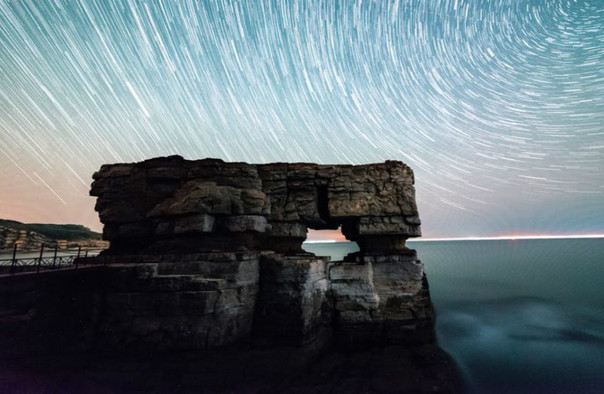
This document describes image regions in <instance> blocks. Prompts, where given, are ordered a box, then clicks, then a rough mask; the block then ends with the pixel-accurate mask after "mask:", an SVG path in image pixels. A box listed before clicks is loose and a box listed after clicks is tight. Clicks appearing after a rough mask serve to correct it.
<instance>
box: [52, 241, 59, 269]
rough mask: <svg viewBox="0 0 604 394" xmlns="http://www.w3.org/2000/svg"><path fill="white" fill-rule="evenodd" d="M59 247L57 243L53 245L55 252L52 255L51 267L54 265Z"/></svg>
mask: <svg viewBox="0 0 604 394" xmlns="http://www.w3.org/2000/svg"><path fill="white" fill-rule="evenodd" d="M58 247H59V244H56V245H55V254H54V256H52V268H54V267H55V264H56V263H57V248H58Z"/></svg>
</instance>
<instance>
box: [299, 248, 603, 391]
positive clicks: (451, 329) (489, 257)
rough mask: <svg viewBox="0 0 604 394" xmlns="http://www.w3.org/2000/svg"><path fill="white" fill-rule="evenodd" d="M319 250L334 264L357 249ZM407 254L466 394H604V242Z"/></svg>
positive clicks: (443, 345) (441, 249) (433, 249)
mask: <svg viewBox="0 0 604 394" xmlns="http://www.w3.org/2000/svg"><path fill="white" fill-rule="evenodd" d="M315 245H317V244H314V245H307V244H305V249H306V250H308V251H311V252H313V253H316V254H323V255H332V256H334V259H336V257H338V256H342V255H345V254H346V253H348V252H350V251H353V250H352V248H353V247H354V246H351V245H349V244H346V243H335V244H320V245H319V246H320V248H315ZM410 246H411V247H413V248H415V249H417V251H418V256H419V257H420V259H421V260H422V262H423V263H424V265H425V267H426V271H427V273H428V279H429V282H430V290H431V293H432V300H433V302H434V305H435V308H436V310H437V322H436V328H437V334H438V338H439V343H440V345H441V346H442V347H443V348H444V349H445V350H447V351H448V352H449V353H450V354H451V355H452V356H453V358H454V359H455V360H456V361H457V363H458V365H459V368H460V370H461V371H462V373H463V375H464V379H465V381H466V390H467V391H468V392H471V393H486V392H488V393H493V392H496V393H497V392H502V393H520V392H569V393H570V392H573V393H576V392H582V393H585V392H603V391H604V285H603V284H602V282H603V281H602V279H604V253H603V252H604V239H573V240H571V239H569V240H563V239H562V240H561V239H556V240H517V241H505V240H498V241H456V242H410ZM326 252H327V253H326ZM338 259H339V257H338Z"/></svg>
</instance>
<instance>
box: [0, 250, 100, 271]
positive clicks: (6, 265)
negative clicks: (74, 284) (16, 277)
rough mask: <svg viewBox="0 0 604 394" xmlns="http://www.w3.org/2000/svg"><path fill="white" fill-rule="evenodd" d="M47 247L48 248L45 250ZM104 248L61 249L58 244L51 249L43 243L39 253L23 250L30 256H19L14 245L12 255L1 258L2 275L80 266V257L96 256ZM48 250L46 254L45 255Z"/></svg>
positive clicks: (0, 269) (0, 268)
mask: <svg viewBox="0 0 604 394" xmlns="http://www.w3.org/2000/svg"><path fill="white" fill-rule="evenodd" d="M45 249H46V250H45ZM102 250H103V249H82V247H78V249H59V248H58V247H57V246H55V247H54V248H52V249H50V253H49V250H48V248H46V245H44V244H42V245H41V247H40V252H39V254H38V253H37V252H32V251H21V253H22V254H23V253H25V254H27V255H29V256H21V257H19V256H18V253H17V245H16V244H15V245H14V247H13V252H12V257H11V258H8V259H6V258H5V259H0V275H1V274H15V273H20V272H36V273H39V272H40V271H43V270H53V269H66V268H74V269H75V268H78V266H79V265H80V264H79V262H80V261H81V259H80V257H89V256H90V257H92V256H96V255H97V254H98V253H99V252H100V251H102ZM45 252H46V255H45ZM33 253H35V255H33V256H31V254H33Z"/></svg>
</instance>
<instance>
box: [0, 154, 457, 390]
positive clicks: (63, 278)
mask: <svg viewBox="0 0 604 394" xmlns="http://www.w3.org/2000/svg"><path fill="white" fill-rule="evenodd" d="M93 178H94V182H93V184H92V189H91V195H93V196H96V197H97V202H96V210H97V211H98V213H99V217H100V219H101V221H102V222H103V224H104V230H103V237H104V239H106V240H107V241H109V242H110V246H109V248H108V249H106V250H105V251H104V252H102V253H101V254H100V255H99V256H96V257H90V258H80V259H79V260H78V264H80V266H81V267H83V268H82V269H78V270H68V271H66V272H64V273H61V272H56V273H49V274H48V275H45V276H40V277H37V278H38V279H37V282H36V283H34V282H32V281H31V280H29V279H27V278H25V277H16V276H15V277H13V278H12V279H11V280H10V281H8V282H6V283H3V282H2V281H1V280H0V293H2V294H4V295H5V297H3V299H5V300H7V301H6V302H5V303H0V334H1V335H0V339H1V338H21V340H17V339H15V340H11V341H8V342H6V341H5V342H6V343H4V342H2V341H0V342H2V343H0V345H2V347H3V351H4V353H5V354H6V355H8V354H24V352H25V349H28V351H31V352H34V353H35V352H39V350H40V349H43V348H44V349H47V350H49V354H52V355H53V357H54V355H56V354H62V353H63V352H64V351H66V350H69V351H74V352H76V353H78V352H79V353H78V354H88V352H91V351H94V352H101V353H109V354H115V353H119V354H122V356H121V357H120V358H118V359H116V358H115V357H113V358H111V357H110V358H109V359H110V360H111V361H110V362H109V363H110V364H112V365H119V364H120V363H122V362H123V361H124V360H126V359H125V358H123V357H126V356H127V357H134V359H136V362H135V364H136V365H137V368H138V365H141V363H146V364H148V360H146V358H145V357H144V356H143V359H144V361H141V360H143V359H141V355H157V357H160V359H161V360H164V361H158V364H157V365H150V364H149V366H148V368H149V371H157V372H152V373H151V372H150V373H149V374H148V375H145V377H144V378H141V379H138V383H137V384H143V385H144V384H146V382H154V383H153V387H163V386H162V384H164V383H162V382H166V383H167V382H174V384H176V385H177V386H174V387H173V390H172V386H171V390H170V391H178V390H179V389H182V390H183V391H187V390H191V391H192V392H199V391H198V389H199V387H206V388H207V389H208V392H223V391H224V392H239V391H242V390H243V389H244V388H245V391H246V392H309V391H312V392H399V391H401V390H403V391H412V392H433V391H440V392H455V390H456V388H455V387H456V386H455V384H454V381H455V377H454V372H453V369H452V367H451V363H450V360H449V358H448V357H447V356H446V354H444V353H443V352H442V351H441V350H440V349H439V348H438V347H437V346H435V335H434V312H433V308H432V303H431V301H430V294H429V290H428V282H427V279H426V275H425V273H424V267H423V264H422V263H421V262H420V261H419V260H418V258H417V255H416V253H415V251H414V250H410V249H408V248H407V247H406V246H405V241H406V240H407V239H408V238H409V237H417V236H420V235H421V231H420V224H421V223H420V219H419V215H418V212H417V206H416V203H415V190H414V186H413V184H414V177H413V171H412V170H411V169H410V168H409V167H407V166H406V165H405V164H403V163H401V162H398V161H387V162H385V163H378V164H367V165H358V166H352V165H317V164H310V163H272V164H258V165H253V164H247V163H226V162H223V161H221V160H216V159H204V160H196V161H188V160H185V159H183V158H181V157H179V156H172V157H165V158H156V159H151V160H147V161H143V162H140V163H132V164H114V165H104V166H102V167H101V169H100V171H98V172H97V173H95V174H94V176H93ZM309 228H310V229H337V228H341V229H342V233H343V234H344V235H345V237H346V238H347V239H349V240H351V241H355V242H357V244H358V245H359V249H360V251H359V252H356V253H351V254H349V255H348V256H346V257H345V258H344V259H343V261H331V259H330V258H329V257H326V256H315V255H313V254H311V253H307V252H305V251H304V250H303V249H302V242H303V241H304V240H305V239H306V233H307V230H308V229H309ZM84 268H85V269H84ZM51 274H52V275H51ZM328 349H337V350H338V351H339V353H338V354H339V355H337V354H334V353H333V352H331V353H330V352H327V350H328ZM175 352H178V353H175ZM183 352H189V353H188V354H189V355H188V356H187V357H190V358H191V359H190V360H191V361H190V362H189V361H183V360H181V361H182V362H181V361H176V360H174V359H170V357H171V356H167V357H168V358H165V357H164V356H160V355H162V354H163V355H166V354H167V355H170V354H172V355H175V356H173V357H176V358H178V357H180V356H176V355H178V354H185V353H183ZM191 352H192V353H191ZM321 357H323V358H322V361H321V362H320V363H319V364H314V362H315V361H316V360H318V359H321ZM168 359H169V360H170V361H166V360H168ZM27 360H30V358H27ZM116 363H117V364H116ZM27 364H29V362H27ZM386 364H387V365H386ZM7 365H8V364H7ZM11 365H12V364H11ZM175 365H179V366H178V367H177V369H178V371H180V372H179V373H182V376H181V375H178V376H177V375H172V372H170V373H169V374H168V375H169V376H168V375H166V376H164V375H165V374H166V373H168V372H169V371H172V370H173V369H174V368H175V367H174V366H175ZM311 365H314V366H315V367H314V368H313V369H311V370H310V371H312V372H311V375H310V377H300V375H299V374H300V371H302V370H305V368H306V370H309V369H308V368H309V367H310V366H311ZM32 368H33V369H34V370H36V374H38V372H39V371H38V367H37V366H34V367H32ZM119 368H122V367H119ZM119 368H118V370H119ZM124 368H127V367H126V366H124ZM166 368H167V369H168V372H166ZM359 368H360V369H359ZM83 370H86V371H95V370H96V371H97V372H94V373H92V375H90V372H84V371H83V376H84V375H86V376H104V375H103V374H105V373H106V372H104V371H109V370H110V369H106V368H105V367H104V366H103V365H96V364H95V365H91V366H90V368H89V367H83ZM325 371H330V372H329V376H326V375H325ZM87 374H88V375H87ZM233 374H234V375H233ZM384 374H385V375H384ZM141 376H142V375H141ZM157 376H164V377H162V378H161V380H162V382H157V378H156V377H157ZM276 376H278V377H279V378H278V379H277V378H276ZM114 378H115V376H113V377H112V378H110V379H109V380H111V379H114ZM164 378H165V380H164ZM87 379H88V378H87ZM120 379H121V378H119V379H118V381H120V382H121V380H120ZM208 379H209V381H208ZM212 379H214V380H212ZM309 379H310V380H309ZM134 380H136V379H134ZM134 380H132V376H131V375H130V374H129V375H128V376H127V378H126V379H125V380H124V384H128V383H126V382H131V381H134ZM114 383H115V381H113V383H111V384H114ZM19 384H21V383H19ZM78 384H79V383H78ZM86 384H88V383H86ZM119 384H121V383H119ZM170 384H172V383H170ZM96 385H97V383H94V384H93V386H94V387H96ZM342 385H343V386H342ZM51 386H53V387H61V382H54V383H51ZM340 386H341V387H340ZM338 387H339V389H340V390H343V391H337V390H338ZM140 388H141V386H137V390H138V389H140ZM267 390H268V391H267ZM292 390H293V391H292ZM59 391H60V390H59ZM101 391H102V390H101ZM118 391H119V390H118ZM187 392H188V391H187Z"/></svg>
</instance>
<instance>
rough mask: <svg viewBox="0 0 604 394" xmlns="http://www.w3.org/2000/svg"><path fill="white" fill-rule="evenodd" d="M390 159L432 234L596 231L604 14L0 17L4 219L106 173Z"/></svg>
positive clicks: (602, 152)
mask: <svg viewBox="0 0 604 394" xmlns="http://www.w3.org/2000/svg"><path fill="white" fill-rule="evenodd" d="M170 154H180V155H182V156H184V157H186V158H188V159H197V158H204V157H217V158H222V159H224V160H228V161H248V162H255V163H262V162H271V161H312V162H318V163H338V164H341V163H352V164H360V163H368V162H380V161H383V160H387V159H395V160H402V161H404V162H406V163H407V164H409V165H410V166H411V167H412V168H413V169H414V170H415V172H416V183H417V193H418V202H419V209H420V214H421V216H422V219H423V229H424V234H425V235H426V236H449V237H458V236H497V235H501V234H510V233H518V234H521V233H531V234H535V233H557V234H570V233H593V232H604V219H603V218H604V175H602V171H603V170H604V1H602V0H597V1H596V0H594V1H588V0H585V1H581V0H576V1H566V0H565V1H562V0H551V1H549V0H548V1H544V0H530V1H529V0H497V1H496V0H488V1H487V0H485V1H462V0H451V1H448V0H425V1H412V0H409V1H403V0H401V1H394V0H393V1H386V0H381V1H371V0H363V1H360V0H358V1H353V0H350V1H335V0H334V1H294V0H276V1H226V0H224V1H212V0H208V1H194V0H186V1H184V0H183V1H166V0H164V1H151V0H148V1H142V0H137V1H134V0H133V1H126V0H120V1H114V0H99V1H73V0H53V1H50V0H36V1H34V0H22V1H10V0H0V190H1V192H0V217H5V218H11V219H16V220H22V221H37V222H54V223H65V222H70V223H81V224H85V225H88V226H91V227H93V228H95V229H99V228H100V225H99V223H98V219H97V218H96V213H95V212H94V211H93V208H92V207H93V205H94V200H93V199H92V198H91V197H88V189H89V184H90V182H91V175H92V173H93V172H94V171H96V170H97V169H98V168H99V167H100V165H101V164H103V163H113V162H132V161H139V160H143V159H146V158H150V157H154V156H163V155H170Z"/></svg>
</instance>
